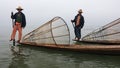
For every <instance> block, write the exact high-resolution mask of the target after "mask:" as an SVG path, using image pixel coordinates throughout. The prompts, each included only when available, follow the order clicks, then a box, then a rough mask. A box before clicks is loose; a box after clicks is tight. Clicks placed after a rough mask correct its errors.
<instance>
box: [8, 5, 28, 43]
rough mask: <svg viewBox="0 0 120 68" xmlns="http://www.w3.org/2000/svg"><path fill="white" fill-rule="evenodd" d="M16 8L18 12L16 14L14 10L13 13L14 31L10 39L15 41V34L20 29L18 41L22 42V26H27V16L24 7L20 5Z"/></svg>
mask: <svg viewBox="0 0 120 68" xmlns="http://www.w3.org/2000/svg"><path fill="white" fill-rule="evenodd" d="M16 10H17V11H18V12H16V13H15V14H13V12H12V13H11V18H12V20H13V19H14V20H15V22H13V31H12V34H11V39H10V41H15V35H16V32H17V31H18V40H17V42H18V43H20V41H21V38H22V28H25V26H26V18H25V15H24V13H22V12H21V11H22V10H23V9H22V8H21V7H20V6H19V7H18V8H16Z"/></svg>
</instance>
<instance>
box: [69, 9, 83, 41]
mask: <svg viewBox="0 0 120 68" xmlns="http://www.w3.org/2000/svg"><path fill="white" fill-rule="evenodd" d="M82 13H83V12H82V9H80V10H79V11H78V14H77V15H76V16H75V18H74V20H71V22H72V23H74V24H75V26H74V32H75V39H74V40H75V41H80V39H81V29H82V28H83V26H84V17H83V16H82Z"/></svg>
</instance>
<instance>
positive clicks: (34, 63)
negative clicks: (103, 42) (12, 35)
mask: <svg viewBox="0 0 120 68" xmlns="http://www.w3.org/2000/svg"><path fill="white" fill-rule="evenodd" d="M0 68H120V56H110V55H95V54H83V53H76V52H68V51H60V50H53V49H47V48H40V47H31V46H25V45H22V46H20V45H19V46H15V47H13V46H12V44H11V43H10V42H9V41H6V40H0Z"/></svg>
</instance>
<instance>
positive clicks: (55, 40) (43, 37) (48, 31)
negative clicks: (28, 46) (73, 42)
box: [22, 16, 70, 45]
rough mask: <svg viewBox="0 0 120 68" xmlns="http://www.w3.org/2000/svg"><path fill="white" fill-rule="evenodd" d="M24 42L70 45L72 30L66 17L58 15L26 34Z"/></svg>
mask: <svg viewBox="0 0 120 68" xmlns="http://www.w3.org/2000/svg"><path fill="white" fill-rule="evenodd" d="M58 30H59V31H58ZM57 31H58V32H57ZM60 39H61V40H60ZM22 42H24V43H28V42H29V43H35V44H41V45H45V44H52V45H61V44H62V45H70V31H69V28H68V25H67V23H66V22H65V21H64V19H63V18H61V17H58V16H57V17H54V18H53V19H52V20H50V21H48V22H47V23H45V24H43V25H42V26H40V27H38V28H37V29H35V30H33V31H31V32H30V33H28V34H26V35H25V36H24V37H23V39H22Z"/></svg>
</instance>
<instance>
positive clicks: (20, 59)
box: [8, 46, 29, 68]
mask: <svg viewBox="0 0 120 68" xmlns="http://www.w3.org/2000/svg"><path fill="white" fill-rule="evenodd" d="M10 50H11V53H12V58H11V62H10V64H9V67H8V68H29V66H28V65H27V64H26V63H25V62H26V61H27V60H26V57H27V55H25V54H23V53H22V51H23V49H22V47H19V46H10Z"/></svg>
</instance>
